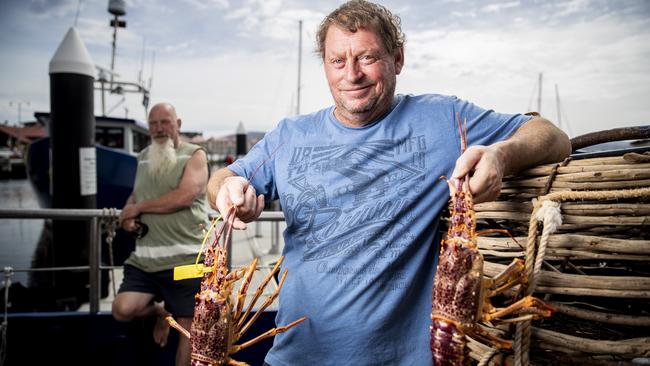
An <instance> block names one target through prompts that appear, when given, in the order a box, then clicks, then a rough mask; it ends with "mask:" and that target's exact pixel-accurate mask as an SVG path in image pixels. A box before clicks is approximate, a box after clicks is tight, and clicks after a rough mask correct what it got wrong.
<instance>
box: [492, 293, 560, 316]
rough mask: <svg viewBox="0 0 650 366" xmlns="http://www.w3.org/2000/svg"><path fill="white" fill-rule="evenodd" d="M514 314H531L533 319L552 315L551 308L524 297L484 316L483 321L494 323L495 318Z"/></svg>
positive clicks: (536, 300)
mask: <svg viewBox="0 0 650 366" xmlns="http://www.w3.org/2000/svg"><path fill="white" fill-rule="evenodd" d="M515 312H519V313H526V314H532V315H534V318H539V317H549V316H551V314H552V313H553V308H552V307H550V306H548V305H546V304H545V303H544V302H542V301H541V300H539V299H537V298H535V297H532V296H526V297H524V298H523V299H521V300H519V301H517V302H516V303H514V304H512V305H510V306H508V307H506V308H503V309H500V310H497V311H495V312H493V313H490V314H484V315H483V319H484V320H486V321H494V320H496V319H497V318H502V317H504V316H506V315H508V314H512V313H515Z"/></svg>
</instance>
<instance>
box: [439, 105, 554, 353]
mask: <svg viewBox="0 0 650 366" xmlns="http://www.w3.org/2000/svg"><path fill="white" fill-rule="evenodd" d="M456 119H457V121H458V129H459V132H460V136H461V153H463V152H465V150H467V120H465V128H463V126H461V121H460V117H459V116H458V115H457V116H456ZM440 179H443V180H446V181H447V184H448V185H449V190H450V204H449V216H450V217H449V224H448V231H447V235H446V237H445V238H444V239H443V240H442V242H441V248H440V255H439V258H438V267H437V270H436V275H435V279H434V284H433V288H432V304H431V326H430V337H431V338H430V348H431V353H432V360H433V364H434V365H436V366H438V365H469V364H470V361H471V359H470V355H469V347H468V345H467V344H468V342H467V338H466V336H471V337H472V338H474V339H476V340H479V341H483V342H485V343H489V344H492V345H493V346H494V347H496V348H497V349H509V348H512V342H511V341H508V340H505V339H502V338H500V337H498V336H496V335H493V334H492V333H490V332H488V331H487V330H485V329H484V328H482V327H481V326H480V325H479V322H485V323H489V322H492V323H494V324H496V323H514V322H518V321H524V320H532V319H540V318H542V317H548V316H551V314H552V312H553V308H551V307H550V306H548V305H546V304H544V303H543V302H542V301H541V300H539V299H537V298H535V297H532V296H526V297H524V298H522V299H520V300H519V301H516V302H514V303H512V304H511V305H509V306H507V307H505V308H501V309H497V308H495V307H494V306H493V305H492V303H491V301H490V298H491V297H493V296H496V295H499V294H502V293H504V292H505V291H506V290H508V289H510V288H511V287H513V286H516V285H518V284H522V283H523V279H522V276H521V273H522V272H523V270H524V264H523V261H522V260H521V259H515V260H514V261H513V262H512V263H511V264H510V265H509V266H507V267H506V269H504V271H503V272H501V273H500V274H498V275H497V276H495V277H493V278H491V279H490V278H484V277H483V256H482V254H481V253H480V252H479V250H478V246H477V237H478V236H480V235H484V234H488V233H494V232H503V231H504V230H494V229H488V230H484V231H481V232H477V231H476V217H475V212H474V209H473V198H472V193H471V192H470V189H469V182H468V180H469V175H466V176H464V177H462V178H459V179H457V180H455V181H454V182H452V181H451V180H447V179H446V178H445V177H444V176H442V177H440ZM510 314H518V316H517V317H515V318H509V319H502V318H504V317H505V316H507V315H510Z"/></svg>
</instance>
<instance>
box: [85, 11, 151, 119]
mask: <svg viewBox="0 0 650 366" xmlns="http://www.w3.org/2000/svg"><path fill="white" fill-rule="evenodd" d="M108 12H109V13H111V14H113V16H114V17H113V19H112V20H111V22H110V26H111V27H112V28H113V43H112V52H111V67H110V70H109V69H106V68H101V67H99V66H97V69H98V70H99V76H98V78H97V80H96V82H97V83H99V87H97V89H99V90H101V92H102V97H101V98H102V115H103V116H106V97H105V93H106V90H108V91H110V93H111V94H117V95H122V96H123V95H124V93H141V94H142V105H143V106H144V113H145V118H146V113H147V109H148V108H149V93H150V90H151V79H152V77H150V78H149V86H148V87H147V86H146V85H145V84H146V83H145V82H144V80H143V76H142V69H143V68H144V67H143V66H144V52H145V50H144V40H143V46H142V47H143V50H142V54H143V55H142V61H141V66H140V73H139V75H138V80H137V81H136V82H127V81H118V80H117V77H119V75H118V74H117V73H116V72H115V53H116V48H117V28H126V21H124V20H120V19H119V17H120V16H123V15H126V5H125V2H124V0H109V2H108ZM152 74H153V67H152ZM107 84H108V85H107ZM124 101H125V100H124V98H122V100H121V101H119V102H118V103H117V105H115V106H114V107H113V108H111V111H109V112H108V113H111V112H112V111H113V110H115V108H117V106H119V105H120V104H122V103H123V102H124ZM127 115H128V112H127Z"/></svg>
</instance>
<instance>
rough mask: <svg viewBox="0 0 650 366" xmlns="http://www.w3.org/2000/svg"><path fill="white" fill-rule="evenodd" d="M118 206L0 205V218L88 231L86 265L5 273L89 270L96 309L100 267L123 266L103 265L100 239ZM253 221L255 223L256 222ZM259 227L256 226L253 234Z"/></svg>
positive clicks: (274, 246)
mask: <svg viewBox="0 0 650 366" xmlns="http://www.w3.org/2000/svg"><path fill="white" fill-rule="evenodd" d="M120 212H121V211H120V210H111V211H110V214H109V211H108V210H106V209H54V208H51V209H4V208H3V209H0V219H58V220H80V221H90V223H91V225H90V234H89V238H88V265H87V266H68V267H39V268H13V267H5V269H4V271H5V275H7V273H11V272H39V271H79V270H88V276H89V278H88V281H89V309H90V310H89V311H90V312H91V313H97V312H99V304H100V300H101V287H100V283H101V270H104V269H117V268H122V266H106V265H102V264H101V263H102V262H101V258H102V252H101V247H102V246H101V243H102V238H101V234H102V230H101V224H102V222H103V221H102V220H103V219H104V220H106V219H111V218H112V219H116V218H117V217H119V214H120ZM209 216H210V219H213V218H215V217H217V216H218V214H217V213H216V212H211V213H210V214H209ZM257 221H259V222H274V223H276V224H279V223H280V222H281V221H284V214H283V213H282V212H281V211H264V212H262V214H261V215H260V217H259V218H258V219H257ZM255 225H258V224H257V222H256V223H255ZM278 232H279V225H274V226H273V227H272V235H271V250H270V252H269V254H276V253H277V252H278V248H279V234H278ZM257 234H258V230H257V227H256V236H257ZM227 245H228V252H229V253H230V252H231V250H230V249H231V246H232V243H231V242H229V243H227Z"/></svg>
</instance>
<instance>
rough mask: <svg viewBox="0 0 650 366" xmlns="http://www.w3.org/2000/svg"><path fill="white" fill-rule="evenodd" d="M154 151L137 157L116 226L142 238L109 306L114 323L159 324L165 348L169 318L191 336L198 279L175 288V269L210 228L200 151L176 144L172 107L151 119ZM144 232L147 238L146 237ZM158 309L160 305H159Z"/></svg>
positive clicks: (184, 350)
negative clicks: (130, 188)
mask: <svg viewBox="0 0 650 366" xmlns="http://www.w3.org/2000/svg"><path fill="white" fill-rule="evenodd" d="M148 123H149V134H150V135H151V138H152V143H151V145H150V146H149V147H147V148H146V149H144V150H142V151H141V152H140V154H139V155H138V170H137V173H136V178H135V185H134V188H133V193H132V194H131V196H130V197H129V199H128V200H127V202H126V206H124V208H123V209H122V213H121V214H120V225H121V226H122V228H124V229H125V230H127V231H139V235H138V239H137V241H136V249H135V251H134V252H133V253H131V255H130V256H129V258H128V259H127V260H126V261H125V263H124V280H123V282H122V285H121V286H120V290H119V293H118V294H117V296H116V297H115V300H114V301H113V317H114V318H115V319H117V320H118V321H131V320H132V319H134V318H141V317H147V316H157V317H158V319H157V322H156V326H155V327H154V340H155V341H156V343H158V344H159V345H160V346H161V347H163V346H165V344H166V342H167V335H168V334H169V325H168V324H167V322H166V321H165V320H164V317H165V316H167V315H170V314H171V315H173V316H174V318H175V319H176V320H177V321H178V323H180V324H181V325H182V326H183V327H184V328H185V329H190V325H191V323H192V316H193V312H194V295H195V294H196V293H197V292H198V291H199V285H200V278H196V279H187V280H181V281H174V278H173V270H174V267H176V266H179V265H185V264H189V263H193V262H194V260H195V259H196V256H197V254H198V251H199V250H200V244H201V240H202V239H203V233H202V229H203V228H204V227H207V224H208V215H207V211H206V185H207V182H208V164H207V155H206V153H205V150H203V148H201V147H200V146H197V145H193V144H190V143H186V142H183V141H181V139H180V133H179V129H180V127H181V120H180V118H178V117H177V115H176V110H175V109H174V107H173V106H172V105H171V104H169V103H159V104H156V105H155V106H154V107H153V108H151V111H150V112H149V119H148ZM145 228H146V230H144V229H145ZM160 301H162V302H163V304H164V306H163V304H161V303H160ZM190 352H191V349H190V344H189V341H188V339H187V338H185V337H179V343H178V348H177V351H176V365H189V364H190Z"/></svg>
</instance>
